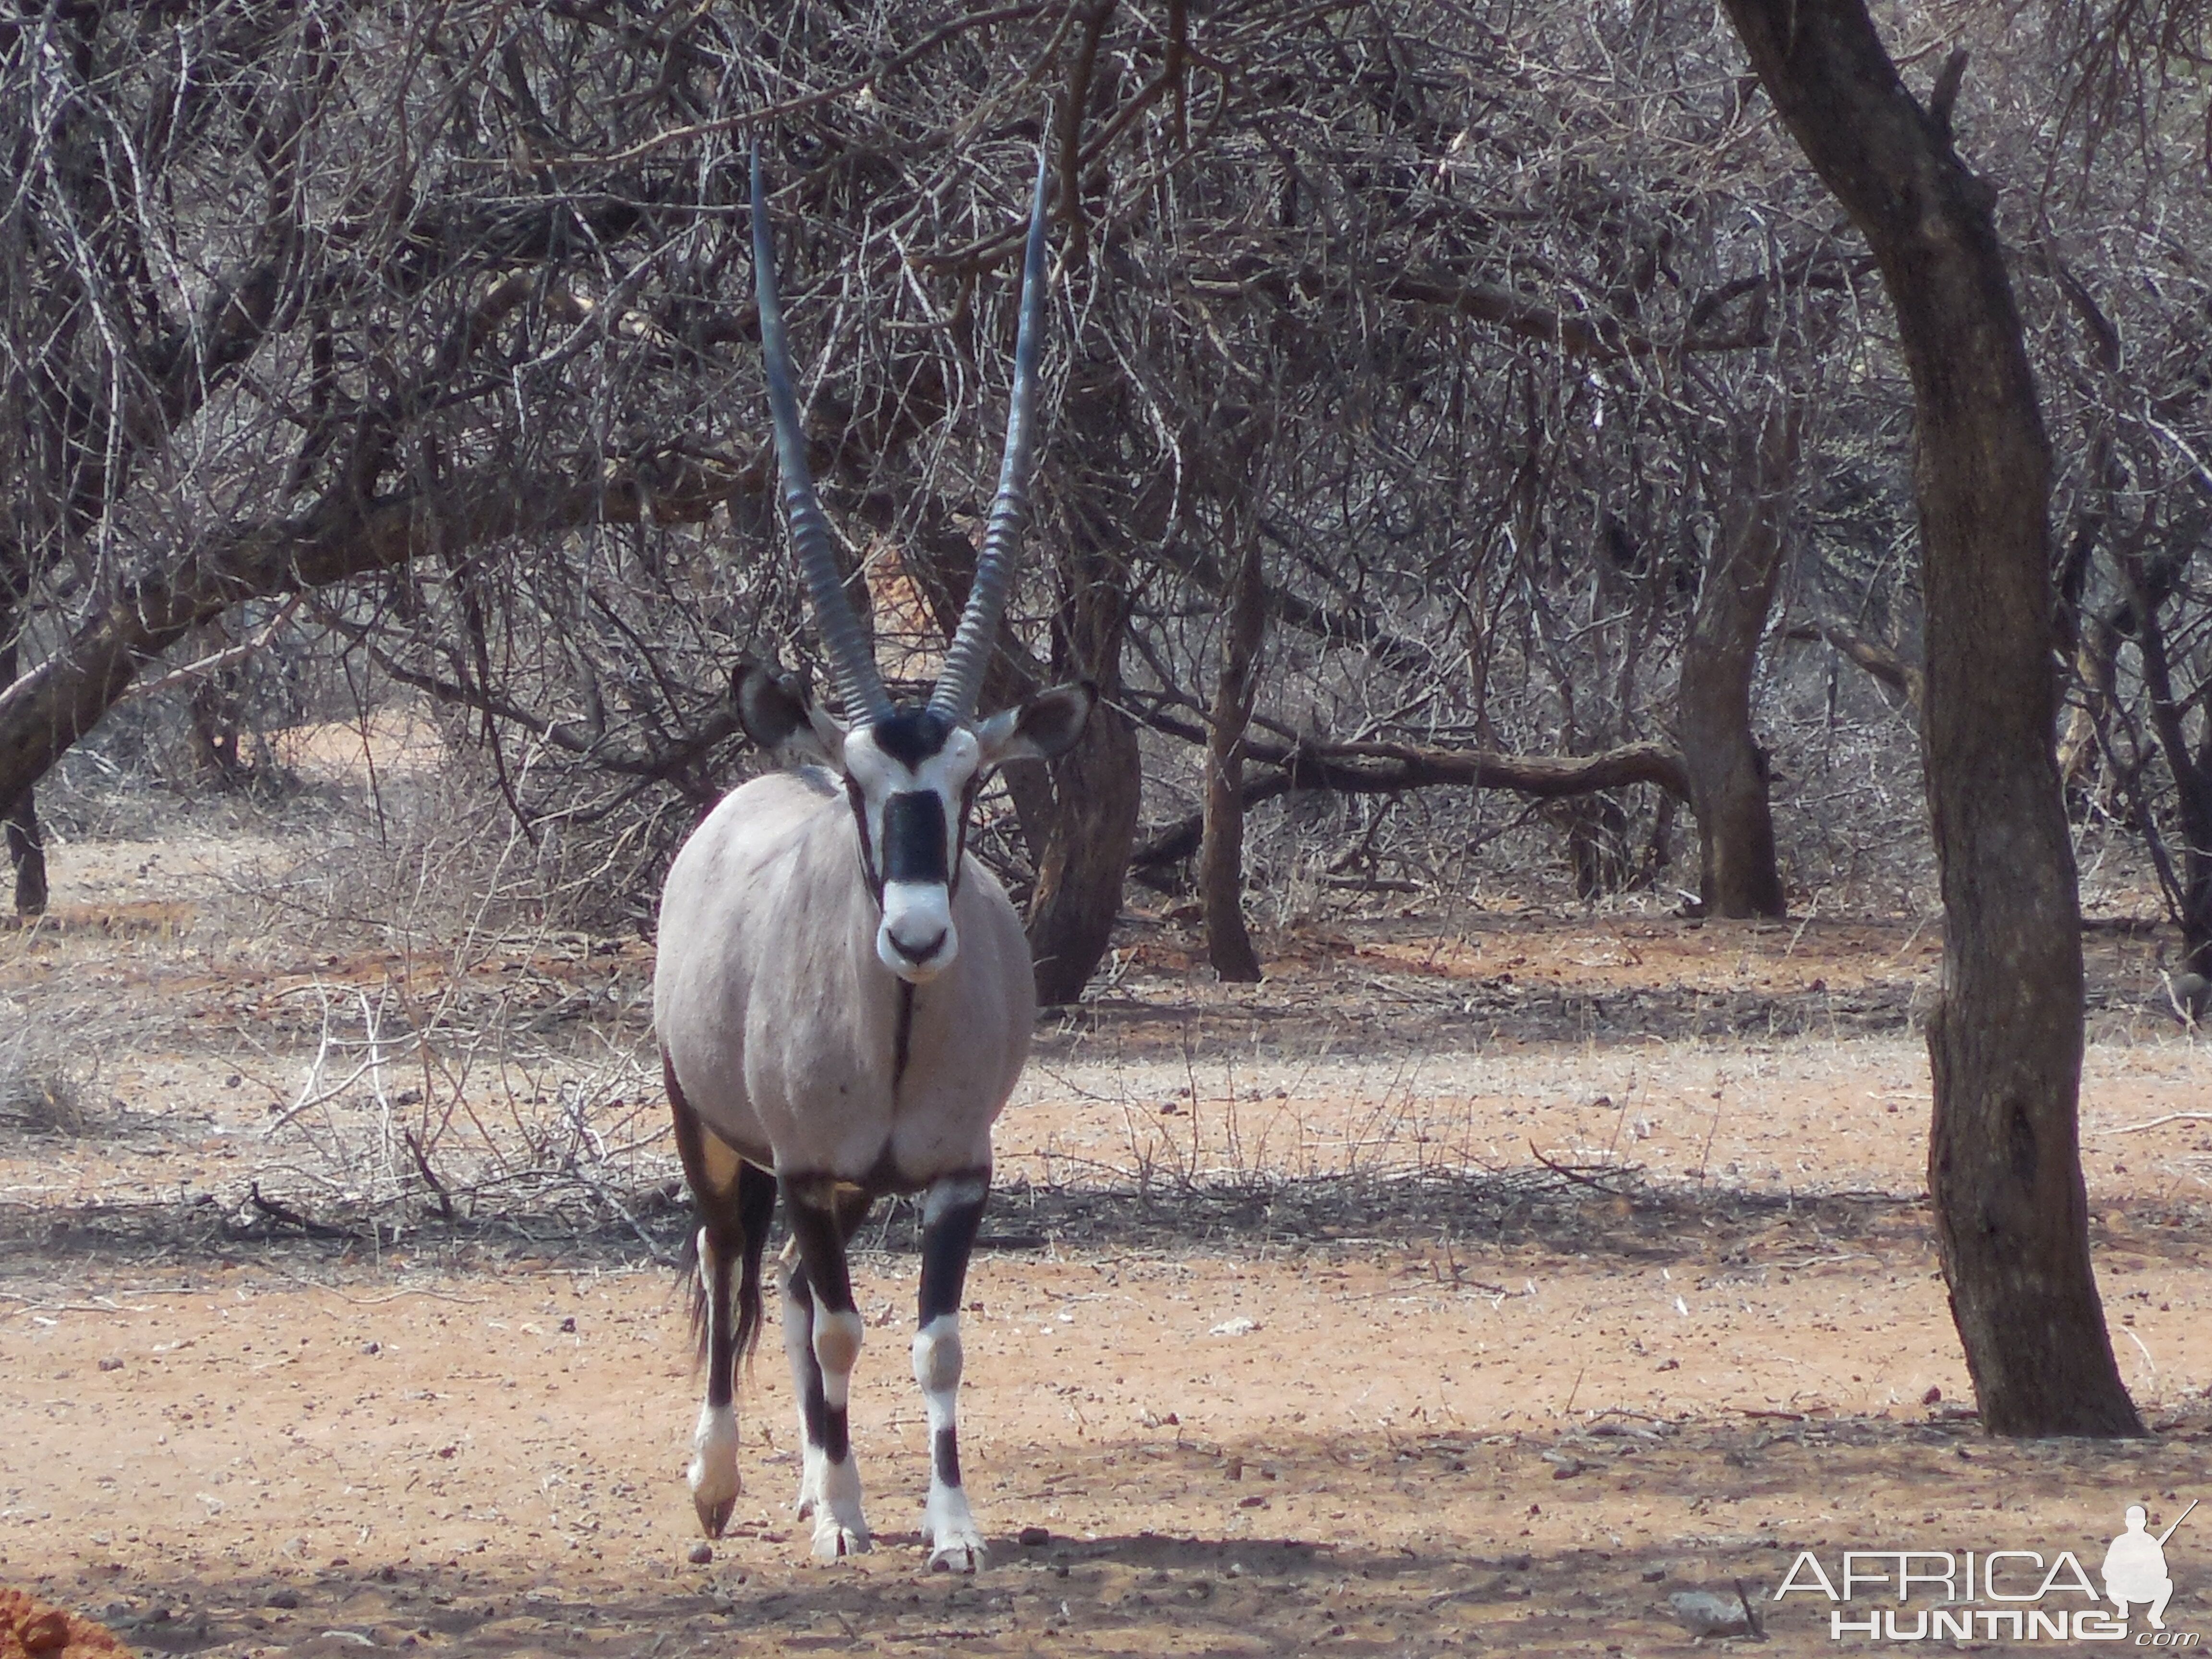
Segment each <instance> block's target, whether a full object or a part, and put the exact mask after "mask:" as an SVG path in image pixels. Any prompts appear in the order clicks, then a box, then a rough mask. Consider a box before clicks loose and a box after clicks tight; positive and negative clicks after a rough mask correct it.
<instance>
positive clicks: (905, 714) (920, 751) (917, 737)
mask: <svg viewBox="0 0 2212 1659" xmlns="http://www.w3.org/2000/svg"><path fill="white" fill-rule="evenodd" d="M868 733H869V735H870V736H871V737H872V738H875V740H876V747H877V748H878V749H880V750H883V751H884V753H885V754H886V755H889V756H890V757H891V758H892V759H893V760H895V761H896V762H897V763H899V764H900V765H902V766H903V767H905V768H907V769H908V770H909V771H911V770H912V769H914V768H915V767H917V766H919V765H921V763H922V762H924V761H926V760H927V759H928V758H929V757H931V756H932V755H934V754H936V753H937V752H938V751H939V750H941V749H943V748H944V747H945V738H949V737H951V735H952V722H951V720H947V719H945V716H944V715H942V714H938V713H937V712H936V711H935V710H934V709H930V708H915V707H914V706H913V705H912V704H908V706H907V707H906V708H902V709H900V710H899V711H898V712H897V713H896V714H888V715H886V716H884V718H883V719H882V720H878V721H877V722H876V723H875V724H874V725H873V726H870V727H869V728H868Z"/></svg>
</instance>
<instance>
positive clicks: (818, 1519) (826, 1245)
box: [783, 1176, 870, 1561]
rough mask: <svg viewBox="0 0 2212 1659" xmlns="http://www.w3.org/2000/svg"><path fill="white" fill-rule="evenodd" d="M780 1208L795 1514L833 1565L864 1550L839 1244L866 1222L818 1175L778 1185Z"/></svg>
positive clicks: (862, 1202) (856, 1341)
mask: <svg viewBox="0 0 2212 1659" xmlns="http://www.w3.org/2000/svg"><path fill="white" fill-rule="evenodd" d="M841 1200H842V1201H841ZM783 1201H784V1211H785V1214H786V1216H787V1218H788V1219H789V1221H790V1224H791V1236H792V1243H793V1244H794V1245H795V1246H797V1248H798V1255H799V1260H798V1261H797V1262H796V1263H795V1264H793V1267H792V1268H791V1270H790V1272H789V1273H787V1275H786V1276H785V1279H784V1285H783V1288H784V1304H783V1346H784V1351H785V1352H787V1353H788V1354H789V1355H790V1356H791V1376H792V1382H793V1387H794V1389H795V1391H796V1392H797V1394H798V1395H799V1427H800V1430H801V1431H802V1432H803V1433H804V1434H805V1439H806V1449H805V1466H804V1468H803V1471H802V1473H801V1474H800V1475H799V1515H800V1516H802V1517H803V1516H808V1515H811V1516H813V1517H814V1559H816V1560H817V1561H835V1560H836V1559H838V1558H840V1557H841V1556H847V1555H860V1554H862V1553H866V1551H867V1550H868V1548H869V1547H870V1544H869V1540H868V1523H867V1522H866V1519H865V1518H864V1517H863V1516H862V1515H861V1513H860V1468H859V1467H858V1465H856V1464H855V1463H854V1460H853V1437H852V1428H851V1424H850V1421H849V1419H848V1409H849V1402H850V1400H851V1390H852V1378H853V1363H854V1360H856V1359H857V1358H860V1329H861V1325H860V1310H858V1309H857V1308H855V1307H854V1304H853V1281H852V1277H851V1275H850V1273H848V1271H847V1268H846V1265H845V1244H846V1241H847V1240H848V1238H850V1237H852V1235H853V1232H854V1231H855V1230H856V1229H857V1228H858V1227H859V1226H860V1222H861V1220H862V1218H864V1217H865V1216H866V1214H867V1200H866V1198H865V1196H863V1195H862V1194H858V1193H854V1192H851V1191H850V1190H849V1189H848V1191H847V1192H846V1193H844V1194H840V1193H839V1191H838V1189H837V1184H836V1182H835V1181H833V1180H831V1179H830V1178H829V1177H828V1176H812V1177H802V1178H799V1179H797V1180H790V1179H787V1180H786V1181H785V1182H783Z"/></svg>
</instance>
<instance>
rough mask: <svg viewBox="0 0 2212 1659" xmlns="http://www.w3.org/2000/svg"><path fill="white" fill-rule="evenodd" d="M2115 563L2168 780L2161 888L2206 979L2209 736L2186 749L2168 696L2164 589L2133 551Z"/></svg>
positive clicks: (2209, 958) (2210, 923) (2211, 901)
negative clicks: (2167, 859)
mask: <svg viewBox="0 0 2212 1659" xmlns="http://www.w3.org/2000/svg"><path fill="white" fill-rule="evenodd" d="M2117 556H2118V562H2119V567H2120V574H2121V576H2122V578H2123V580H2124V581H2125V582H2126V584H2127V593H2128V605H2129V607H2130V610H2131V611H2133V612H2134V617H2133V621H2134V623H2135V629H2134V633H2135V643H2136V654H2137V655H2138V656H2139V657H2140V658H2141V659H2142V675H2143V689H2144V690H2146V691H2147V692H2148V693H2149V694H2150V717H2151V721H2150V723H2151V730H2152V732H2154V734H2155V735H2156V737H2157V739H2158V746H2159V750H2160V753H2162V754H2163V755H2164V756H2165V757H2166V769H2167V770H2168V771H2170V772H2171V773H2172V775H2173V795H2174V805H2175V817H2177V819H2179V828H2180V830H2181V869H2180V872H2179V881H2178V882H2173V883H2170V884H2169V886H2170V890H2171V891H2172V897H2173V900H2174V903H2175V908H2176V909H2177V910H2178V911H2179V915H2180V919H2181V939H2182V949H2183V961H2184V962H2185V963H2186V965H2187V968H2186V970H2187V971H2188V972H2190V973H2192V974H2197V975H2204V976H2208V977H2212V732H2208V733H2207V735H2206V737H2205V739H2204V742H2203V745H2202V746H2201V747H2198V746H2194V745H2192V744H2191V743H2190V740H2189V732H2188V726H2187V721H2186V720H2185V714H2184V705H2183V703H2182V702H2180V701H2179V700H2178V699H2177V698H2176V697H2175V696H2174V689H2173V668H2172V659H2171V657H2170V654H2169V653H2168V649H2167V646H2166V630H2165V629H2163V628H2162V627H2160V624H2159V619H2158V612H2159V606H2160V603H2161V601H2162V600H2163V599H2164V597H2165V595H2164V593H2163V592H2160V588H2161V587H2163V586H2168V585H2170V584H2166V583H2160V582H2159V581H2157V580H2155V579H2154V576H2153V574H2152V573H2151V572H2150V571H2149V570H2148V569H2147V568H2145V566H2144V563H2143V560H2142V556H2141V554H2139V553H2138V552H2136V550H2134V549H2132V548H2130V547H2121V548H2119V549H2118V550H2117ZM2143 832H2144V834H2145V836H2154V835H2156V834H2157V833H2158V832H2157V829H2156V828H2155V827H2154V826H2153V825H2150V824H2146V825H2145V826H2144V831H2143ZM2167 867H2169V868H2170V866H2167Z"/></svg>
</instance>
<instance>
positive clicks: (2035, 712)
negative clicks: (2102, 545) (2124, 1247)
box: [1727, 0, 2142, 1435]
mask: <svg viewBox="0 0 2212 1659" xmlns="http://www.w3.org/2000/svg"><path fill="white" fill-rule="evenodd" d="M1727 3H1728V9H1729V16H1730V17H1731V18H1732V19H1733V20H1734V21H1735V27H1736V29H1737V32H1738V33H1740V34H1741V36H1742V37H1743V41H1744V45H1745V46H1746V47H1747V49H1748V50H1749V52H1750V55H1751V61H1752V64H1753V67H1754V68H1755V69H1756V70H1757V71H1758V74H1759V80H1760V81H1761V82H1763V83H1764V84H1765V88H1766V91H1767V94H1768V96H1770V97H1771V98H1772V99H1773V100H1774V103H1775V106H1776V107H1777V108H1778V110H1779V111H1780V112H1781V115H1782V118H1783V119H1784V121H1785V122H1786V123H1788V125H1789V127H1790V132H1791V133H1792V134H1793V135H1794V136H1795V137H1796V140H1797V142H1798V143H1799V144H1800V145H1801V146H1802V148H1803V149H1804V151H1805V154H1806V155H1807V156H1808V158H1809V159H1810V161H1812V163H1813V166H1814V169H1815V170H1816V171H1818V172H1819V173H1820V177H1821V179H1823V180H1824V181H1825V182H1826V184H1827V185H1828V187H1829V189H1831V190H1832V191H1834V192H1835V193H1836V195H1837V197H1838V198H1839V199H1840V200H1841V201H1842V203H1843V204H1844V208H1845V209H1846V210H1848V211H1849V212H1850V215H1851V217H1852V218H1853V220H1855V221H1856V222H1857V225H1858V227H1859V228H1860V230H1861V231H1862V232H1863V234H1865V236H1866V239H1867V241H1868V243H1869V245H1870V246H1871V247H1872V249H1873V252H1874V255H1875V259H1876V261H1877V262H1878V264H1880V266H1881V273H1882V280H1883V283H1884V284H1885V285H1886V286H1887V289H1888V291H1889V296H1890V302H1891V304H1892V305H1893V307H1895V308H1896V313H1897V321H1898V332H1899V338H1900V340H1901V342H1902V344H1903V347H1904V351H1905V366H1906V368H1907V370H1908V371H1909V373H1910V374H1911V379H1912V386H1913V392H1914V398H1915V404H1916V410H1917V462H1916V466H1915V477H1914V486H1915V490H1916V493H1917V497H1918V501H1919V507H1920V528H1921V557H1922V580H1923V588H1924V591H1925V593H1926V602H1927V625H1926V637H1927V653H1928V681H1927V697H1928V701H1927V708H1926V714H1925V718H1924V720H1923V724H1922V730H1923V743H1924V744H1925V761H1926V767H1927V787H1928V794H1929V809H1930V812H1931V815H1932V817H1933V820H1934V829H1935V836H1936V856H1937V859H1938V861H1939V863H1940V865H1941V868H1942V891H1943V903H1944V912H1945V916H1946V932H1945V937H1944V962H1943V990H1942V996H1941V997H1940V999H1939V1000H1938V1001H1937V1004H1936V1010H1935V1012H1934V1014H1933V1016H1932V1017H1931V1018H1930V1020H1929V1032H1928V1050H1929V1060H1930V1062H1931V1066H1932V1070H1933V1073H1934V1080H1935V1097H1936V1104H1935V1113H1934V1120H1933V1124H1932V1127H1931V1131H1930V1135H1929V1155H1928V1178H1929V1192H1930V1194H1931V1195H1932V1197H1933V1199H1934V1203H1935V1211H1936V1233H1937V1237H1938V1239H1939V1241H1940V1243H1941V1246H1942V1261H1943V1273H1944V1278H1945V1279H1946V1280H1947V1282H1948V1285H1949V1286H1950V1291H1951V1311H1952V1316H1953V1318H1954V1321H1955V1322H1957V1325H1958V1328H1959V1335H1960V1341H1961V1342H1962V1343H1963V1344H1964V1346H1965V1348H1966V1366H1967V1370H1968V1372H1969V1373H1970V1375H1971V1376H1972V1378H1973V1383H1974V1389H1975V1392H1976V1394H1977V1395H1978V1399H1979V1401H1980V1405H1981V1414H1982V1424H1983V1426H1984V1428H1985V1429H1986V1430H1988V1431H1990V1432H1991V1433H1993V1434H2009V1435H2048V1434H2084V1435H2118V1434H2140V1433H2141V1432H2142V1422H2141V1420H2140V1419H2138V1418H2137V1417H2136V1411H2135V1407H2134V1405H2133V1403H2132V1402H2131V1401H2130V1400H2129V1398H2128V1395H2127V1390H2126V1389H2124V1387H2123V1386H2122V1384H2121V1382H2120V1376H2119V1369H2118V1366H2117V1365H2116V1364H2114V1362H2113V1358H2112V1340H2111V1338H2110V1336H2109V1334H2107V1332H2106V1327H2105V1319H2104V1309H2103V1306H2102V1304H2100V1301H2099V1299H2098V1296H2097V1285H2096V1279H2095V1278H2094V1276H2093V1273H2092V1272H2091V1270H2090V1265H2089V1237H2088V1203H2087V1195H2086V1193H2085V1191H2084V1188H2083V1185H2082V1180H2081V1148H2080V1144H2079V1139H2078V1130H2079V1123H2078V1118H2077V1108H2078V1103H2079V1101H2078V1097H2079V1093H2080V1088H2081V913H2080V907H2079V903H2078V901H2077V899H2076V896H2075V878H2074V861H2073V855H2072V850H2071V848H2070V846H2069V842H2068V838H2067V828H2066V817H2065V811H2064V804H2063V799H2062V798H2061V796H2060V793H2059V786H2058V770H2057V762H2056V758H2055V757H2054V754H2053V750H2052V736H2053V723H2054V720H2055V716H2056V714H2057V696H2056V686H2055V684H2054V678H2053V675H2052V671H2051V650H2052V644H2053V638H2054V635H2053V629H2052V620H2051V612H2052V600H2053V589H2052V584H2051V562H2050V526H2049V507H2050V493H2051V456H2050V447H2049V442H2048V440H2047V439H2046V437H2045V433H2044V428H2043V420H2042V416H2041V413H2040V411H2039V407H2038V404H2037V400H2036V392H2035V383H2034V380H2033V375H2032V374H2030V372H2029V368H2028V363H2027V351H2026V349H2025V347H2024V345H2023V343H2022V340H2021V322H2020V313H2019V312H2018V310H2017V309H2016V308H2015V305H2014V302H2013V295H2012V286H2011V283H2010V281H2009V279H2008V276H2007V275H2006V272H2005V267H2004V262H2003V259H2002V256H2001V252H2000V250H1999V246H1998V243H1997V237H1996V221H1995V212H1994V210H1995V205H1996V198H1995V192H1994V191H1992V190H1991V188H1990V186H1989V185H1987V184H1986V183H1984V181H1983V180H1981V179H1978V178H1976V177H1975V176H1974V175H1973V174H1972V173H1970V172H1968V171H1967V169H1966V166H1965V164H1964V163H1963V162H1962V161H1960V158H1959V155H1958V154H1957V152H1956V151H1955V150H1954V149H1953V147H1952V143H1951V132H1950V112H1951V105H1952V103H1953V101H1954V99H1955V98H1956V96H1957V94H1958V89H1959V82H1960V76H1961V74H1962V73H1963V71H1964V68H1965V56H1964V54H1963V53H1960V52H1954V54H1953V55H1952V57H1951V58H1950V60H1949V62H1948V63H1947V64H1945V66H1944V68H1943V70H1942V73H1941V74H1940V75H1939V76H1937V78H1936V87H1935V91H1934V93H1933V94H1932V95H1931V97H1930V100H1929V107H1928V108H1927V109H1925V110H1923V109H1922V108H1921V107H1920V106H1919V105H1918V104H1917V103H1916V102H1915V101H1914V100H1913V99H1912V97H1911V94H1909V93H1907V92H1906V90H1905V86H1904V83H1903V82H1901V81H1900V80H1899V77H1898V73H1897V68H1896V65H1895V64H1893V63H1892V62H1891V61H1890V58H1889V56H1888V54H1887V52H1885V51H1884V50H1883V48H1882V45H1881V40H1880V38H1879V36H1877V34H1876V33H1875V28H1874V25H1873V22H1872V21H1871V20H1870V19H1869V16H1868V15H1867V10H1866V7H1865V5H1864V3H1863V0H1727Z"/></svg>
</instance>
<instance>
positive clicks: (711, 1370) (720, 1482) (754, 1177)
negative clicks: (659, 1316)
mask: <svg viewBox="0 0 2212 1659" xmlns="http://www.w3.org/2000/svg"><path fill="white" fill-rule="evenodd" d="M669 1099H670V1102H671V1105H672V1107H673V1109H674V1111H675V1114H676V1146H677V1150H678V1152H679V1153H680V1154H681V1156H682V1158H683V1159H684V1177H685V1179H686V1180H687V1181H688V1182H690V1187H691V1193H692V1198H693V1202H694V1205H695V1206H696V1210H697V1212H698V1216H699V1237H698V1249H699V1285H698V1289H697V1291H696V1293H695V1295H694V1297H693V1313H694V1316H695V1322H696V1324H697V1325H698V1327H699V1337H700V1348H701V1352H702V1354H703V1356H704V1358H705V1359H706V1362H707V1398H706V1400H705V1401H704V1402H703V1403H702V1405H701V1406H700V1407H699V1421H698V1424H697V1425H696V1427H695V1428H694V1429H693V1430H692V1431H691V1468H690V1486H691V1502H692V1504H694V1505H695V1506H696V1508H697V1510H698V1511H699V1524H700V1526H701V1527H702V1528H704V1529H705V1531H706V1534H707V1536H708V1537H709V1538H720V1536H721V1535H722V1530H723V1528H726V1527H727V1526H728V1525H729V1523H730V1511H731V1510H732V1509H734V1508H735V1507H736V1506H737V1501H738V1492H741V1491H743V1490H744V1481H743V1480H741V1479H740V1478H739V1476H738V1406H737V1365H738V1359H739V1358H742V1357H743V1356H744V1352H745V1351H746V1350H747V1349H748V1348H750V1346H752V1341H753V1339H754V1337H755V1336H756V1335H757V1334H758V1332H759V1329H760V1318H761V1284H760V1270H761V1251H762V1249H763V1246H764V1245H766V1243H768V1230H769V1223H770V1222H771V1220H772V1219H773V1218H774V1217H775V1176H772V1175H770V1174H769V1172H768V1171H767V1170H762V1169H757V1168H756V1167H755V1166H754V1165H752V1164H747V1163H745V1162H744V1160H743V1159H741V1158H738V1155H737V1154H736V1153H735V1152H732V1151H731V1150H730V1148H729V1147H728V1146H726V1145H725V1144H724V1143H723V1142H722V1141H720V1139H716V1138H715V1137H714V1135H713V1134H711V1133H708V1131H707V1130H706V1129H705V1127H703V1126H702V1124H701V1123H700V1122H699V1121H698V1119H697V1118H696V1117H695V1116H693V1115H692V1114H691V1110H690V1108H689V1107H688V1106H686V1105H685V1104H684V1101H683V1097H682V1096H681V1095H680V1093H679V1092H678V1091H677V1089H676V1086H675V1079H674V1078H673V1077H672V1076H671V1078H670V1079H669Z"/></svg>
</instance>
